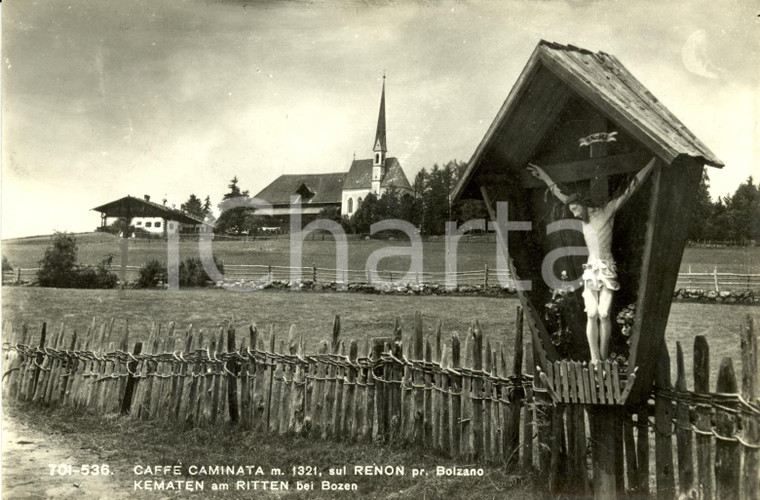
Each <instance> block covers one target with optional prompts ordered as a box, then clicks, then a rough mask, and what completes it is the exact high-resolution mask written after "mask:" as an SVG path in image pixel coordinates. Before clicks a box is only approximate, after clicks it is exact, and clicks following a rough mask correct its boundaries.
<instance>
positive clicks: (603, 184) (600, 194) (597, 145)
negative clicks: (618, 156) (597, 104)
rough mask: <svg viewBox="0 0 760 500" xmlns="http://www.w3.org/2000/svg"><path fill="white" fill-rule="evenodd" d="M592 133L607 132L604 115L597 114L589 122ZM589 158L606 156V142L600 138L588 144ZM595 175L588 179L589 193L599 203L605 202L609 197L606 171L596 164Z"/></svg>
mask: <svg viewBox="0 0 760 500" xmlns="http://www.w3.org/2000/svg"><path fill="white" fill-rule="evenodd" d="M591 130H592V133H597V132H607V131H608V130H607V120H606V119H605V118H604V117H601V116H597V117H595V118H594V120H593V122H592V124H591ZM588 148H589V158H601V157H604V156H607V154H608V152H609V147H608V142H607V141H606V140H600V141H597V142H593V143H592V144H590V145H589V147H588ZM596 174H597V175H595V176H594V177H593V178H592V179H591V181H590V188H589V195H590V196H591V199H592V200H594V201H595V202H596V203H597V204H599V205H604V204H605V203H607V201H608V198H609V183H608V180H607V175H606V173H605V172H604V171H603V170H602V169H601V167H600V166H597V172H596Z"/></svg>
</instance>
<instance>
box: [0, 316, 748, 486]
mask: <svg viewBox="0 0 760 500" xmlns="http://www.w3.org/2000/svg"><path fill="white" fill-rule="evenodd" d="M752 325H753V324H752V323H751V321H750V322H748V323H746V324H745V326H744V327H743V330H742V337H741V338H742V344H741V346H742V353H743V354H742V356H743V359H742V367H743V375H742V386H741V390H740V389H739V387H738V385H737V383H736V379H735V377H734V375H733V370H732V368H731V366H732V364H731V360H730V359H729V358H726V359H724V360H723V361H722V362H721V370H720V374H719V376H718V381H717V386H716V390H715V392H712V393H711V392H708V391H709V354H708V346H707V342H706V339H705V338H704V337H701V336H700V337H697V338H696V339H695V349H694V353H695V354H694V389H693V390H692V391H689V390H687V388H686V384H687V382H686V377H685V370H684V363H683V356H682V354H681V352H682V351H681V347H680V345H679V346H677V354H676V360H677V373H678V377H677V380H676V384H675V387H672V386H671V384H670V365H669V360H668V355H667V351H666V350H663V356H662V360H661V362H660V364H659V366H658V377H657V384H656V387H655V388H654V389H653V392H652V394H651V398H650V401H648V402H647V403H645V404H643V405H641V406H639V407H630V406H621V405H617V406H616V405H614V404H607V405H605V406H600V405H593V404H590V405H589V404H578V403H575V404H573V403H564V402H557V401H556V395H555V396H553V395H552V390H551V387H549V386H548V385H547V384H546V383H544V382H545V381H546V380H547V379H546V377H543V379H544V381H542V380H541V378H539V377H535V379H534V377H533V376H532V373H533V369H532V367H534V362H533V360H534V356H539V355H540V353H538V351H535V349H534V348H533V346H532V345H531V344H530V343H526V344H525V345H523V338H522V333H523V332H522V314H521V311H520V309H519V308H518V315H517V328H516V332H515V348H514V356H513V357H512V359H510V360H508V359H507V357H506V355H505V351H504V349H503V346H498V347H497V346H496V343H492V342H491V341H490V339H489V338H487V337H486V336H485V335H484V333H483V332H482V330H481V328H480V326H479V325H478V323H477V322H475V323H473V325H472V327H471V328H470V330H469V331H468V333H467V334H466V337H465V338H464V339H460V337H459V336H458V335H457V334H456V333H455V334H453V335H452V336H451V339H450V342H445V340H444V339H443V338H442V331H441V325H440V323H439V324H438V326H437V328H436V329H435V331H434V332H433V333H432V334H430V335H428V336H425V335H424V328H423V324H422V317H421V315H420V314H419V313H417V314H416V315H415V318H414V326H413V329H412V334H411V335H406V336H405V335H403V332H402V328H401V325H400V323H399V322H398V321H397V323H396V326H395V328H394V331H393V332H390V333H391V334H390V335H389V336H388V337H383V338H377V339H372V340H371V341H365V342H363V345H362V347H361V349H360V348H359V345H358V343H357V342H356V341H353V340H352V341H349V342H346V341H344V340H342V339H341V328H340V318H339V317H336V319H335V321H334V324H333V331H332V337H331V341H330V342H329V343H328V342H327V341H324V342H322V343H321V347H320V349H319V350H318V351H319V352H317V353H314V354H306V353H305V352H304V339H303V334H300V335H299V334H297V333H296V331H295V328H294V327H291V329H290V331H289V333H288V336H287V338H286V339H282V340H278V339H277V336H276V335H275V332H274V331H273V330H270V332H269V335H268V338H267V339H265V338H264V335H262V334H261V333H260V332H259V331H258V329H257V328H256V326H255V325H251V326H249V327H247V328H246V332H245V335H243V336H238V331H237V329H236V328H235V326H234V325H233V324H232V322H230V324H229V325H228V326H227V327H225V328H222V329H220V330H219V331H217V332H214V333H213V334H210V335H209V334H205V333H203V332H198V331H195V330H194V329H193V328H192V327H190V328H189V329H188V330H186V331H182V332H180V331H178V330H177V329H176V327H175V326H174V324H169V325H168V328H162V327H161V325H159V324H155V325H154V326H153V327H152V329H151V330H150V332H147V334H148V335H147V340H145V341H140V340H137V341H135V339H134V335H132V334H130V332H129V331H128V329H127V328H124V329H117V328H116V327H115V326H116V325H115V322H114V321H113V320H111V321H109V322H107V323H105V324H103V325H99V326H98V325H96V324H95V322H94V321H93V323H92V324H91V325H90V327H89V328H88V330H87V332H86V333H85V334H84V335H81V336H80V335H77V334H76V333H71V334H69V333H68V332H66V331H65V330H64V329H63V328H61V329H59V330H58V331H57V332H55V333H52V334H51V332H49V331H48V330H47V328H46V326H43V328H42V332H41V334H40V335H39V336H37V335H34V336H33V335H32V332H30V331H29V329H28V328H27V327H25V326H24V325H21V327H19V328H14V326H13V325H11V324H4V325H3V341H4V343H3V350H4V356H5V363H4V366H5V370H6V371H5V373H4V374H3V395H4V397H7V398H16V399H19V400H24V401H32V402H38V403H40V404H47V405H51V406H68V407H75V408H81V409H87V410H90V411H94V412H99V413H116V414H118V413H120V414H122V415H124V416H125V417H126V418H133V419H161V420H170V421H177V422H183V423H185V424H186V425H192V426H204V425H205V426H208V425H212V426H213V425H219V424H221V423H223V422H230V423H234V424H237V425H240V426H242V427H244V428H246V429H253V430H256V431H259V432H268V433H274V434H294V435H309V436H311V437H313V438H315V439H331V440H343V441H352V442H358V441H363V442H370V443H379V442H382V443H392V444H398V445H401V444H403V445H405V446H409V445H410V446H416V447H419V448H421V449H423V448H424V449H428V450H435V451H436V452H438V453H441V454H442V455H445V456H449V457H453V458H457V459H459V460H460V461H461V462H462V463H463V464H478V463H479V464H492V465H496V464H501V465H506V466H507V467H508V468H510V469H512V470H515V471H517V470H521V471H522V472H524V473H527V474H530V475H533V476H534V477H536V478H537V479H538V483H537V484H539V485H541V487H545V488H547V489H548V491H550V492H552V493H553V494H558V495H559V494H572V495H578V496H586V495H591V494H592V492H593V491H596V492H597V494H599V492H600V491H609V488H610V484H611V485H612V491H613V492H615V491H617V492H618V493H619V495H620V496H623V494H627V495H629V496H632V497H635V498H650V497H656V498H675V497H676V495H677V494H684V495H690V494H691V495H696V494H698V495H699V496H698V498H707V499H710V498H721V499H723V498H745V499H751V498H757V497H758V494H760V477H759V476H758V470H759V469H758V464H760V460H759V459H760V434H759V433H758V432H759V430H760V399H758V389H759V388H760V381H759V380H758V372H757V363H758V337H757V332H756V331H755V330H754V329H753V326H752ZM33 337H34V338H33ZM462 340H463V342H462ZM523 363H525V367H526V369H525V370H523ZM581 368H582V369H588V368H589V367H587V366H585V365H583V366H582V367H581ZM608 369H609V367H606V368H605V370H608ZM620 377H623V375H622V374H620ZM586 380H587V378H584V381H586ZM584 383H586V382H584ZM593 383H594V382H593V378H592V379H591V382H590V384H593ZM625 383H626V380H625V379H622V378H621V380H620V384H621V386H622V385H623V384H625ZM595 389H597V388H592V390H595ZM598 389H599V390H601V391H603V390H604V389H603V388H602V387H598ZM553 397H554V398H555V400H553ZM600 430H603V432H610V431H611V432H612V434H613V435H614V440H613V441H614V443H615V445H614V447H611V448H610V447H606V448H605V447H604V446H602V445H601V443H599V442H596V441H595V440H594V439H592V437H593V436H594V435H598V432H600ZM674 438H675V443H676V445H675V447H674V445H673V442H674ZM695 443H696V446H694V444H695ZM674 448H675V450H676V453H675V455H676V458H677V459H676V460H674ZM589 451H590V453H589ZM695 464H696V467H695ZM609 496H610V495H606V497H609ZM613 496H614V495H613ZM689 498H697V496H692V497H689Z"/></svg>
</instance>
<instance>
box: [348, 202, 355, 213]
mask: <svg viewBox="0 0 760 500" xmlns="http://www.w3.org/2000/svg"><path fill="white" fill-rule="evenodd" d="M353 211H354V200H353V198H349V199H348V213H351V212H353Z"/></svg>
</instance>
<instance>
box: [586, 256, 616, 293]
mask: <svg viewBox="0 0 760 500" xmlns="http://www.w3.org/2000/svg"><path fill="white" fill-rule="evenodd" d="M581 278H582V279H583V284H584V286H586V287H587V288H590V289H591V290H594V291H597V292H598V291H599V290H601V289H602V288H607V289H609V290H613V291H614V290H620V283H618V277H617V269H616V267H615V262H614V261H612V260H608V259H596V260H594V261H590V262H587V263H586V264H583V276H582V277H581Z"/></svg>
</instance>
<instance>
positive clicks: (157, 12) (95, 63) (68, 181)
mask: <svg viewBox="0 0 760 500" xmlns="http://www.w3.org/2000/svg"><path fill="white" fill-rule="evenodd" d="M758 14H760V8H759V7H758V5H757V3H756V2H754V1H742V0H735V1H730V2H714V1H707V2H698V1H689V2H660V1H652V2H649V1H637V2H599V3H597V2H580V1H575V2H562V1H556V2H555V1H514V2H508V1H472V2H467V1H458V2H415V3H412V2H380V1H377V2H374V1H364V2H338V1H335V0H333V1H329V2H319V1H310V2H305V3H300V2H273V3H263V2H245V1H222V0H219V1H178V0H172V1H164V0H145V1H143V0H131V1H127V2H125V1H121V0H119V1H117V0H113V1H111V0H67V1H61V0H36V1H34V0H10V1H6V2H3V5H2V28H3V34H2V53H3V55H2V58H3V61H2V62H3V66H2V74H1V77H2V134H3V135H2V174H3V178H2V182H3V184H2V235H3V237H6V238H7V237H16V236H24V235H33V234H46V233H50V232H52V231H53V230H67V231H88V230H92V229H93V228H94V227H95V226H97V225H98V224H99V215H98V214H97V213H96V212H92V211H91V210H90V209H91V208H92V207H95V206H97V205H100V204H102V203H105V202H108V201H111V200H113V199H116V198H119V197H122V196H125V195H127V194H131V195H133V196H142V195H143V194H149V195H151V196H152V197H153V199H154V200H161V199H162V198H164V196H166V198H168V200H169V202H170V203H176V205H177V206H179V205H180V204H181V203H182V202H183V201H185V200H186V199H187V197H188V196H189V194H190V193H194V194H196V195H198V196H199V197H201V198H205V196H206V195H210V196H211V200H212V202H213V203H214V204H215V205H216V204H217V203H218V202H219V201H220V199H221V197H222V195H223V194H224V193H225V192H226V191H227V184H228V183H229V180H230V178H232V176H234V175H237V176H238V178H239V179H240V185H241V186H242V188H243V189H248V190H250V191H251V194H255V193H257V192H258V191H259V190H261V189H262V188H263V187H265V186H266V185H267V184H268V183H269V182H271V181H272V180H274V179H275V178H276V177H277V176H278V175H280V174H283V173H301V172H304V173H307V172H311V173H316V172H340V171H346V170H347V169H348V166H349V164H350V162H351V159H352V156H353V154H354V152H355V153H356V155H357V158H369V157H370V156H371V148H372V146H373V139H374V132H375V126H376V121H377V111H378V104H379V99H380V88H381V84H382V74H383V71H385V72H386V74H387V83H386V117H387V127H388V149H389V155H392V156H396V157H398V158H399V159H400V160H401V164H402V166H403V167H404V170H405V171H406V174H407V176H408V177H409V179H410V180H412V179H413V177H414V175H415V174H416V173H417V171H418V170H420V169H421V168H422V167H430V166H432V165H433V164H434V163H439V164H440V163H445V162H447V161H449V160H452V159H458V160H463V161H467V160H469V158H470V156H471V155H472V153H473V152H474V150H475V147H476V146H477V144H478V142H479V141H480V139H481V138H482V137H483V135H484V133H485V131H486V130H487V128H488V126H489V125H490V123H491V121H492V120H493V118H494V116H495V114H496V112H497V111H498V109H499V107H500V106H501V104H502V103H503V101H504V99H505V98H506V96H507V94H508V93H509V90H510V89H511V88H512V86H513V84H514V82H515V79H516V78H517V76H518V74H519V72H520V71H521V69H522V68H523V66H524V65H525V63H526V62H527V60H528V58H529V56H530V54H531V52H532V51H533V49H534V48H535V46H536V44H537V43H538V41H539V40H540V39H542V38H543V39H546V40H550V41H555V42H559V43H564V44H573V45H577V46H580V47H583V48H587V49H590V50H594V51H597V50H602V51H605V52H608V53H611V54H614V55H615V56H617V58H618V59H619V60H620V61H621V62H622V63H623V64H624V65H625V66H626V67H627V68H628V69H629V70H630V71H631V72H632V73H633V74H634V75H636V77H637V78H638V79H639V80H641V81H642V83H643V84H644V85H645V86H647V87H648V88H649V90H651V91H652V93H653V94H654V95H655V96H656V97H657V98H658V99H660V100H661V101H662V102H663V103H664V104H665V106H667V107H668V108H669V109H670V110H671V111H672V112H673V113H674V114H675V115H676V116H677V117H679V119H680V120H681V121H682V122H684V124H686V126H687V127H689V128H690V129H691V130H692V131H693V132H694V133H695V134H696V135H697V137H699V138H700V139H701V140H702V141H703V142H704V143H705V144H706V145H707V146H708V147H709V148H710V149H711V150H712V151H713V152H714V153H715V154H716V155H717V156H718V157H719V158H720V159H721V160H723V161H724V162H725V164H726V167H725V168H724V169H723V171H718V170H715V169H710V179H711V184H712V194H713V196H716V195H725V194H728V193H730V192H733V190H734V189H735V188H736V186H737V185H738V184H739V183H740V182H742V181H744V180H745V179H746V178H747V176H749V175H751V174H752V173H753V172H754V175H755V178H756V179H757V178H759V177H760V141H758V140H757V138H759V137H760V123H759V121H758V116H760V113H759V112H758V111H759V110H760V96H758V81H759V79H758V68H760V55H759V51H758V45H757V44H758V40H759V39H760V36H759V33H758V31H760V18H759V17H758Z"/></svg>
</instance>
